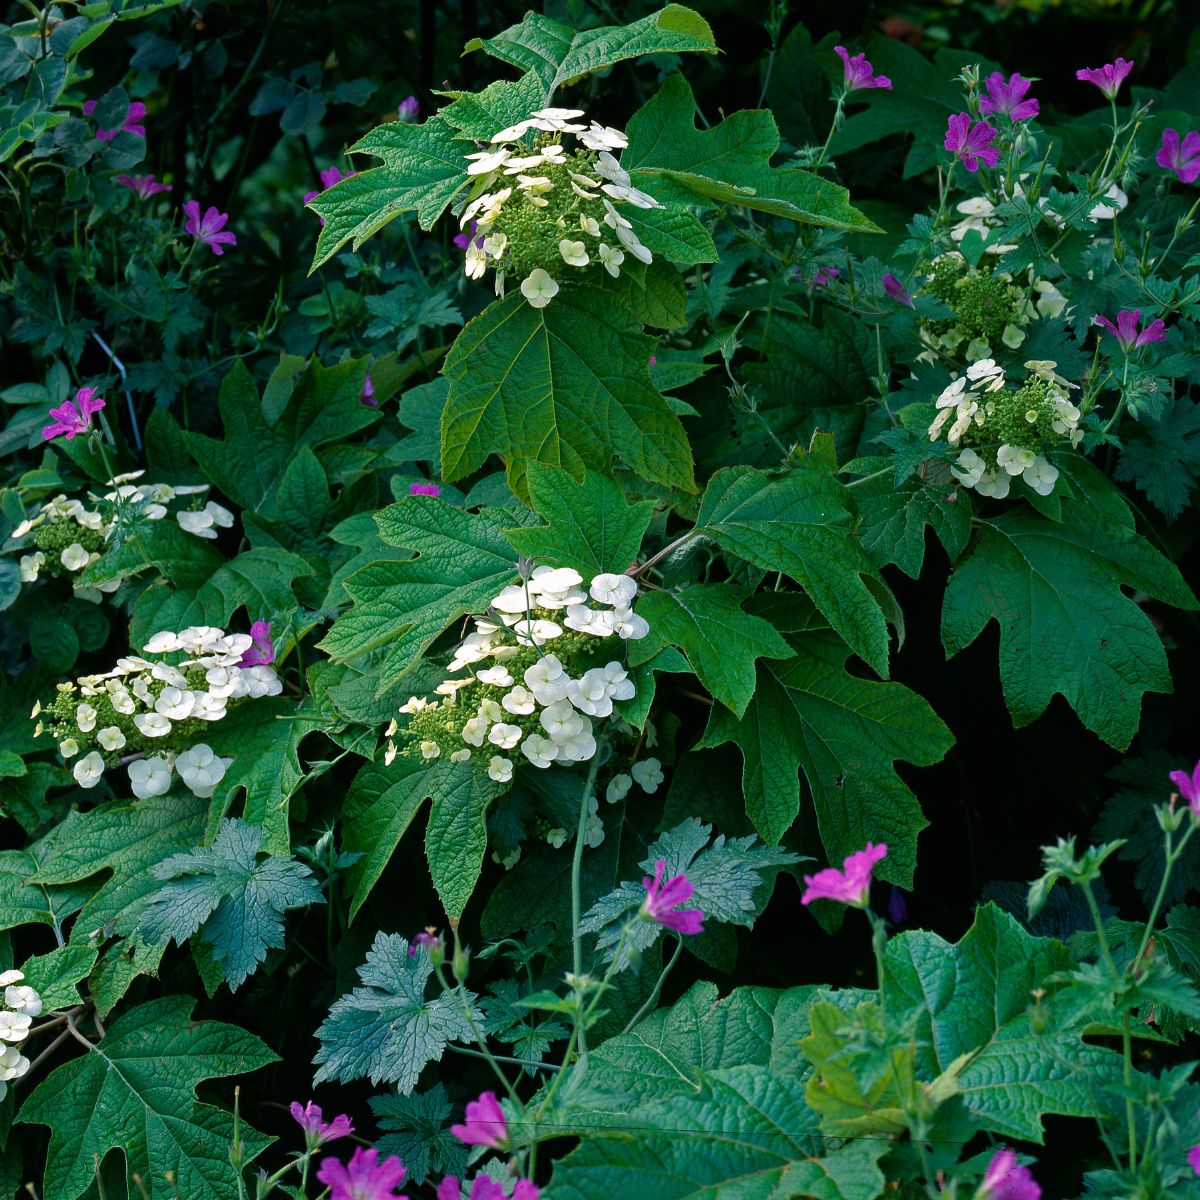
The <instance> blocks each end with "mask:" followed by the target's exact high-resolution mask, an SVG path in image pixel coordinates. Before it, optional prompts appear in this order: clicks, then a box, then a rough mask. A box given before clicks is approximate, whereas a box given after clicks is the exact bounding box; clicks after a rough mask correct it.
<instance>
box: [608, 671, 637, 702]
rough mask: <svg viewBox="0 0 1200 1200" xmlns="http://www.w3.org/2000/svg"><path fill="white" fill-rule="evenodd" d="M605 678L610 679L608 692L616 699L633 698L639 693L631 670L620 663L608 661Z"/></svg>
mask: <svg viewBox="0 0 1200 1200" xmlns="http://www.w3.org/2000/svg"><path fill="white" fill-rule="evenodd" d="M604 678H605V679H606V680H608V694H609V695H610V696H611V697H612V698H613V699H614V700H632V699H633V698H634V696H636V695H637V688H635V687H634V686H633V680H632V679H630V678H629V672H628V671H626V670H625V668H624V667H623V666H621V664H620V663H618V662H610V663H608V664H607V665H606V666H605V668H604Z"/></svg>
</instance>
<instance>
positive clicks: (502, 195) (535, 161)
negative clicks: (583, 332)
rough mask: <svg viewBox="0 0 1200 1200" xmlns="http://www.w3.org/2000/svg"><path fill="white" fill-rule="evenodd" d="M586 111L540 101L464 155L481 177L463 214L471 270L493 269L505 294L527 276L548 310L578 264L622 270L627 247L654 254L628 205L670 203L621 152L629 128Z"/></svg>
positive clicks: (525, 290)
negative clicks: (640, 182) (639, 178)
mask: <svg viewBox="0 0 1200 1200" xmlns="http://www.w3.org/2000/svg"><path fill="white" fill-rule="evenodd" d="M583 115H584V114H583V110H582V109H578V108H543V109H539V110H538V111H537V112H535V113H532V114H531V115H530V116H529V117H528V118H527V119H526V120H524V121H519V122H518V123H517V124H516V125H512V126H510V127H509V128H507V129H501V130H500V131H499V132H498V133H496V134H494V135H493V136H492V138H491V141H490V143H489V145H488V146H487V148H485V149H482V150H478V151H476V152H475V153H473V154H468V155H467V156H466V158H467V162H468V166H467V174H468V176H470V177H472V178H473V179H474V181H475V184H474V188H473V189H472V192H471V196H470V198H469V200H468V203H467V204H466V206H465V208H464V209H463V211H462V213H461V215H460V217H459V221H460V223H461V225H462V227H463V228H464V229H465V228H467V227H468V226H471V235H470V237H471V240H470V241H469V242H468V244H467V257H466V265H465V270H466V273H467V276H468V277H469V278H471V279H479V278H482V276H483V275H484V273H485V272H486V271H487V269H488V268H489V267H491V268H493V269H494V270H495V272H496V293H497V295H503V293H504V286H505V280H506V278H516V279H520V280H521V294H522V295H523V296H524V297H525V299H526V300H527V301H528V302H529V303H530V304H531V305H533V306H534V307H535V308H544V307H545V306H546V305H547V304H549V303H550V301H551V300H552V299H553V298H554V297H555V296H556V295H557V294H558V287H559V284H558V281H559V280H560V279H562V278H564V277H566V276H567V275H569V274H570V273H571V272H572V271H584V270H586V269H587V268H589V267H596V266H598V267H600V268H601V269H602V270H605V271H607V272H608V273H609V274H610V275H612V276H613V277H614V278H615V277H616V276H617V275H619V274H620V273H621V265H622V263H624V261H625V256H626V255H629V256H631V257H633V258H636V259H638V261H640V262H643V263H650V262H652V261H653V255H652V254H651V253H650V251H649V250H648V249H647V248H646V247H645V246H644V245H643V244H642V242H641V239H640V238H639V237H638V236H637V234H636V233H635V232H634V229H633V224H632V222H630V221H629V220H627V219H626V217H625V216H624V215H622V209H623V208H627V207H632V208H635V209H637V208H641V209H647V208H661V207H662V205H660V204H659V202H658V201H657V200H655V199H654V197H653V196H650V195H648V194H647V193H646V192H643V191H642V190H641V189H640V188H637V187H635V186H634V184H633V182H632V180H631V179H630V177H629V174H628V172H626V171H625V169H624V168H623V167H622V166H621V164H620V162H619V161H618V160H617V158H616V154H617V153H619V152H620V151H621V150H622V149H624V148H625V147H626V146H627V145H628V141H627V140H626V137H625V135H624V133H622V132H621V131H620V130H619V129H612V128H609V127H608V126H604V125H600V124H598V123H597V122H595V121H592V122H590V124H589V123H584V122H581V121H579V120H578V118H580V117H582V116H583ZM567 138H571V139H572V140H573V142H574V145H568V144H565V139H567Z"/></svg>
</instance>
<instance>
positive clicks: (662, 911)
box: [642, 858, 704, 934]
mask: <svg viewBox="0 0 1200 1200" xmlns="http://www.w3.org/2000/svg"><path fill="white" fill-rule="evenodd" d="M666 868H667V864H666V863H665V862H663V860H662V859H661V858H660V859H659V860H658V862H656V863H655V864H654V878H653V879H651V878H650V876H649V875H647V876H646V878H645V879H643V880H642V887H644V888H645V889H646V899H645V900H643V901H642V916H644V917H649V919H650V920H651V921H657V922H658V923H659V924H660V925H662V926H663V927H664V928H666V929H670V930H671V931H672V932H674V933H683V934H693V933H703V932H704V913H702V912H701V911H700V909H698V908H680V907H679V905H681V904H683V903H684V902H685V901H687V900H690V899H691V898H692V892H693V891H694V890H695V889H694V888H693V887H692V885H691V883H689V882H688V877H687V876H686V875H673V876H672V877H671V878H670V879H668V880H667V882H666V883H663V872H664V871H665V870H666Z"/></svg>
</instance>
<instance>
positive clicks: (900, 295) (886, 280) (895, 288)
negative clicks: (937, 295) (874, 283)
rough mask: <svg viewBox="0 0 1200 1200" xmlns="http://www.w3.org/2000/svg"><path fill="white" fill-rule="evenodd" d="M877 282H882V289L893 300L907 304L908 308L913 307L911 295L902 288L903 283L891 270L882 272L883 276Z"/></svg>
mask: <svg viewBox="0 0 1200 1200" xmlns="http://www.w3.org/2000/svg"><path fill="white" fill-rule="evenodd" d="M879 282H880V283H882V284H883V290H884V291H885V292H887V294H888V295H889V296H891V298H892V299H893V300H898V301H899V302H900V303H901V304H907V305H908V307H909V308H913V307H914V305H913V302H912V297H911V296H910V295H909V294H908V293H907V292H906V291H905V290H904V284H902V283H901V282H900V280H898V279H897V278H896V277H895V275H893V274H892V273H891V271H886V272H884V276H883V278H882V279H881V280H880V281H879Z"/></svg>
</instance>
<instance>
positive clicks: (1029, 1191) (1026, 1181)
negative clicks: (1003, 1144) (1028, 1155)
mask: <svg viewBox="0 0 1200 1200" xmlns="http://www.w3.org/2000/svg"><path fill="white" fill-rule="evenodd" d="M1041 1194H1042V1189H1041V1188H1040V1187H1038V1185H1037V1182H1036V1181H1035V1180H1034V1178H1033V1176H1032V1175H1031V1174H1030V1173H1029V1168H1028V1167H1023V1166H1021V1165H1020V1164H1019V1163H1018V1162H1017V1156H1016V1155H1015V1154H1014V1153H1013V1152H1012V1151H1011V1150H1007V1149H1006V1150H998V1151H997V1152H996V1154H995V1155H994V1156H993V1157H992V1161H991V1162H990V1163H988V1169H987V1171H986V1172H985V1173H984V1176H983V1182H982V1183H981V1184H980V1185H979V1191H978V1192H976V1196H977V1197H979V1200H985V1197H986V1200H1039V1198H1040V1197H1041Z"/></svg>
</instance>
